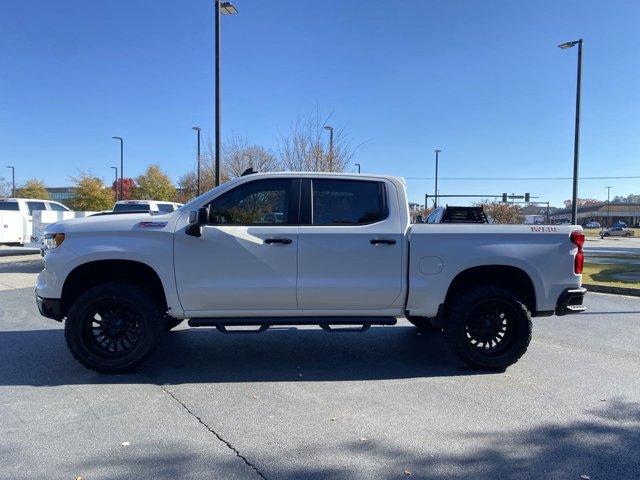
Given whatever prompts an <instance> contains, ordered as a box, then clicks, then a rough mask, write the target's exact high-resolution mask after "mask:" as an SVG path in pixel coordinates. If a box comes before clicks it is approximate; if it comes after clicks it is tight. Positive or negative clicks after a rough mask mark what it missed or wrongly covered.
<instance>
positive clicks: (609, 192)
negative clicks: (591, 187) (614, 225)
mask: <svg viewBox="0 0 640 480" xmlns="http://www.w3.org/2000/svg"><path fill="white" fill-rule="evenodd" d="M605 188H606V189H607V227H609V228H611V200H610V198H611V188H612V187H605Z"/></svg>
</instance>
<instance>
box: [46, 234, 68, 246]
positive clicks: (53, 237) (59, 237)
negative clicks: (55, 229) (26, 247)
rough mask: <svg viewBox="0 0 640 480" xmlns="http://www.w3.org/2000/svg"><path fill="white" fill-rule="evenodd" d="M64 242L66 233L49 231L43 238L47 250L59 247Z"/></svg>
mask: <svg viewBox="0 0 640 480" xmlns="http://www.w3.org/2000/svg"><path fill="white" fill-rule="evenodd" d="M62 242H64V233H47V234H45V236H44V239H43V240H42V243H43V245H44V249H45V250H53V249H54V248H58V247H59V246H60V245H62Z"/></svg>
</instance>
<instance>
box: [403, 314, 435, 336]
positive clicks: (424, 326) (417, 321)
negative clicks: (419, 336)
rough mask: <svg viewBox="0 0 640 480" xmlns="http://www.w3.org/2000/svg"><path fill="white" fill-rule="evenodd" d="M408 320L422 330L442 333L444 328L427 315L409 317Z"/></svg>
mask: <svg viewBox="0 0 640 480" xmlns="http://www.w3.org/2000/svg"><path fill="white" fill-rule="evenodd" d="M407 320H409V322H411V323H412V324H413V325H415V326H416V328H417V329H418V330H420V331H421V332H429V333H442V328H441V327H438V326H437V325H434V324H433V319H431V318H427V317H407Z"/></svg>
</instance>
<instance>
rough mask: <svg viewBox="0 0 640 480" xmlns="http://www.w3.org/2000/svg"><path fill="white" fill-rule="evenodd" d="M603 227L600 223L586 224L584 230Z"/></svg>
mask: <svg viewBox="0 0 640 480" xmlns="http://www.w3.org/2000/svg"><path fill="white" fill-rule="evenodd" d="M600 227H601V225H600V224H599V223H598V222H589V223H585V225H584V228H600Z"/></svg>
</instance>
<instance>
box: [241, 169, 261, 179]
mask: <svg viewBox="0 0 640 480" xmlns="http://www.w3.org/2000/svg"><path fill="white" fill-rule="evenodd" d="M254 173H258V172H256V171H255V170H254V169H253V167H249V168H247V169H246V170H245V171H244V172H242V175H240V176H241V177H246V176H247V175H253V174H254Z"/></svg>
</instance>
